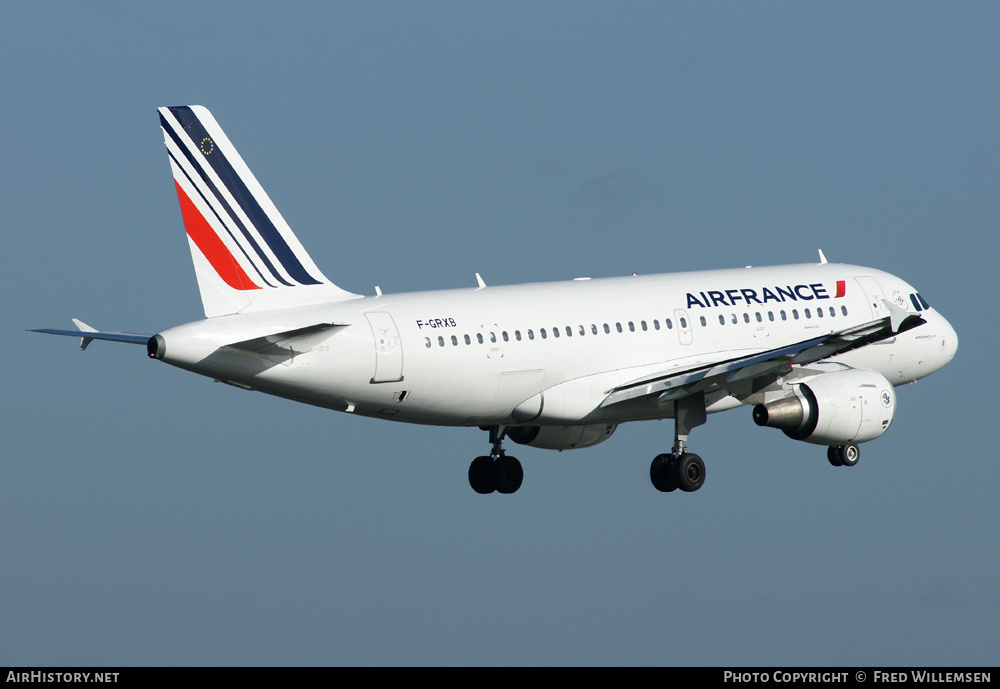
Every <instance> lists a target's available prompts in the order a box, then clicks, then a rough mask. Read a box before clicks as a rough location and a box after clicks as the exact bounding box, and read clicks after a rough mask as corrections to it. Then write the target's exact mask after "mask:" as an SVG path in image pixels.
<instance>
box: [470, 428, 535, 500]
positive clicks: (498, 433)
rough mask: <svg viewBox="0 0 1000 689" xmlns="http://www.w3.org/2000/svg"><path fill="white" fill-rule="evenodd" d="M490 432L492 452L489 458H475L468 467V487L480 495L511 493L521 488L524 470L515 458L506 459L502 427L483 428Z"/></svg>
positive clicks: (504, 431)
mask: <svg viewBox="0 0 1000 689" xmlns="http://www.w3.org/2000/svg"><path fill="white" fill-rule="evenodd" d="M483 430H488V431H489V432H490V443H491V444H492V445H493V450H492V451H491V452H490V454H489V456H483V457H476V458H475V459H474V460H472V464H470V465H469V485H471V486H472V490H474V491H476V492H477V493H480V494H482V495H487V494H489V493H492V492H493V491H496V492H498V493H505V494H506V493H513V492H514V491H516V490H517V489H518V488H520V487H521V481H522V480H524V469H522V468H521V463H520V462H519V461H517V459H516V458H515V457H508V456H507V454H506V453H505V452H504V451H503V446H502V443H503V439H504V436H505V435H506V430H505V428H504V427H503V426H490V427H488V428H484V429H483Z"/></svg>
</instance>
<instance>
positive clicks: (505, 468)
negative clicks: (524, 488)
mask: <svg viewBox="0 0 1000 689" xmlns="http://www.w3.org/2000/svg"><path fill="white" fill-rule="evenodd" d="M523 480H524V469H522V468H521V463H520V462H519V461H517V458H515V457H508V456H507V455H503V456H501V457H500V459H498V460H497V461H496V462H494V463H493V485H494V486H496V490H497V492H498V493H503V494H505V495H506V494H510V493H513V492H515V491H516V490H517V489H518V488H520V487H521V481H523Z"/></svg>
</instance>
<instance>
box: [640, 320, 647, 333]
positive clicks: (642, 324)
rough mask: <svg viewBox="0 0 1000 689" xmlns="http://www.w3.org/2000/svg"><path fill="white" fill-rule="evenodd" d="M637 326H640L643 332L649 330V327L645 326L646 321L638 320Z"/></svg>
mask: <svg viewBox="0 0 1000 689" xmlns="http://www.w3.org/2000/svg"><path fill="white" fill-rule="evenodd" d="M639 327H640V328H642V330H643V332H645V331H647V330H649V328H647V327H646V321H639Z"/></svg>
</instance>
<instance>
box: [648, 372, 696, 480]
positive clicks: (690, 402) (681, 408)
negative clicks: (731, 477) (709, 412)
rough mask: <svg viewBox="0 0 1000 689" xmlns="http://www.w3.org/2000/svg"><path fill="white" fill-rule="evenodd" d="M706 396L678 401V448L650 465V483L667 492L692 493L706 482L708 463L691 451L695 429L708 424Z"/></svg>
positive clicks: (675, 439) (675, 425)
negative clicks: (693, 429)
mask: <svg viewBox="0 0 1000 689" xmlns="http://www.w3.org/2000/svg"><path fill="white" fill-rule="evenodd" d="M705 416H706V414H705V394H704V393H702V392H699V393H695V394H693V395H688V396H687V397H682V398H681V399H679V400H674V449H673V452H672V453H671V454H664V455H657V456H656V458H655V459H653V463H652V464H651V465H650V466H649V480H650V481H652V483H653V487H654V488H656V490H658V491H661V492H663V493H669V492H671V491H674V490H677V489H678V488H680V489H681V490H683V491H685V492H688V493H691V492H694V491H696V490H698V489H699V488H701V487H702V485H703V484H704V483H705V462H703V461H702V459H701V457H699V456H698V455H696V454H694V453H692V452H688V451H687V449H686V447H687V439H688V435H689V434H690V433H691V429H692V428H694V427H695V426H700V425H702V424H703V423H705Z"/></svg>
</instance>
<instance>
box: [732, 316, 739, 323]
mask: <svg viewBox="0 0 1000 689" xmlns="http://www.w3.org/2000/svg"><path fill="white" fill-rule="evenodd" d="M738 322H739V321H738V320H737V319H736V314H735V313H734V314H733V325H736V324H737V323H738Z"/></svg>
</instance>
